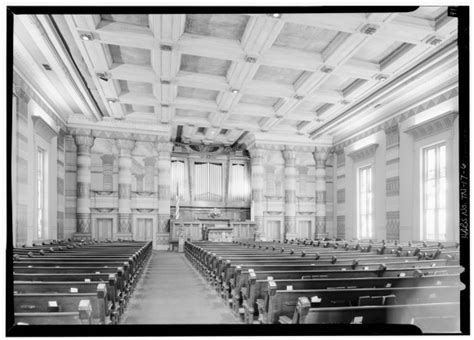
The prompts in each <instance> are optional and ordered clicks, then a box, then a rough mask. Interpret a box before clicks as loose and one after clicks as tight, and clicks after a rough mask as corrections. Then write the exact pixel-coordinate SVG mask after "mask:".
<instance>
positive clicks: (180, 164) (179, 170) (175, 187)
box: [171, 160, 186, 200]
mask: <svg viewBox="0 0 474 340" xmlns="http://www.w3.org/2000/svg"><path fill="white" fill-rule="evenodd" d="M185 173H186V172H185V171H184V161H177V160H175V161H171V199H172V200H176V198H177V197H178V192H179V197H180V199H182V200H184V199H185V190H186V188H185V181H184V179H185Z"/></svg>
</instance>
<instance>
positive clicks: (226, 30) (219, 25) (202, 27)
mask: <svg viewBox="0 0 474 340" xmlns="http://www.w3.org/2000/svg"><path fill="white" fill-rule="evenodd" d="M248 20H249V16H248V15H229V14H188V15H186V26H185V29H184V32H185V33H191V34H198V35H203V36H210V37H216V38H221V39H232V40H240V39H241V38H242V35H243V34H244V31H245V27H247V22H248Z"/></svg>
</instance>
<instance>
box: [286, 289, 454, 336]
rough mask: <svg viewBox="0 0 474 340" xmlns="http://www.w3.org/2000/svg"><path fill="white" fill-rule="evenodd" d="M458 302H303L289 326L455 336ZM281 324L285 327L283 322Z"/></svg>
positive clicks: (301, 300) (298, 306) (298, 305)
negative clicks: (376, 327)
mask: <svg viewBox="0 0 474 340" xmlns="http://www.w3.org/2000/svg"><path fill="white" fill-rule="evenodd" d="M459 320H460V304H459V302H444V303H431V304H426V303H424V304H410V305H389V306H356V307H332V308H331V307H330V308H317V307H316V308H313V307H311V303H310V302H309V301H308V299H307V298H305V297H302V298H301V299H300V300H299V301H298V304H297V307H296V310H295V315H294V317H293V320H292V321H291V323H305V324H349V323H362V324H372V323H378V324H387V323H391V324H414V325H416V326H418V327H420V329H421V331H422V332H423V333H458V332H459V331H460V323H459ZM282 322H284V323H287V320H286V319H284V320H282Z"/></svg>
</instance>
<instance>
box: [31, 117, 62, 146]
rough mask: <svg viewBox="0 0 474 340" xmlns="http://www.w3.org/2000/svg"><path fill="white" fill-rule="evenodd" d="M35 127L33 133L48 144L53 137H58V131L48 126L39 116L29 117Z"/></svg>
mask: <svg viewBox="0 0 474 340" xmlns="http://www.w3.org/2000/svg"><path fill="white" fill-rule="evenodd" d="M31 119H32V120H33V124H34V127H35V132H36V133H37V134H38V135H40V136H41V137H42V138H43V139H44V140H46V141H48V142H50V141H51V139H52V138H53V137H57V136H58V132H59V131H58V129H57V128H54V127H52V126H51V125H49V124H48V123H47V122H46V121H45V120H44V119H43V117H41V116H37V115H33V116H31Z"/></svg>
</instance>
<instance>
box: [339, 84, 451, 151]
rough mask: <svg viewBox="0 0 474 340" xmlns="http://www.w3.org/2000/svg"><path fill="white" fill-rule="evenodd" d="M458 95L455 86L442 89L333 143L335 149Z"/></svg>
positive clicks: (340, 148)
mask: <svg viewBox="0 0 474 340" xmlns="http://www.w3.org/2000/svg"><path fill="white" fill-rule="evenodd" d="M458 95H459V88H458V87H457V86H455V87H453V88H450V89H449V90H447V91H444V92H442V93H440V94H438V95H436V96H434V97H432V98H430V99H429V100H426V101H423V102H421V103H420V102H419V103H418V104H417V105H415V106H412V107H410V108H409V109H408V110H406V111H402V112H401V113H399V114H397V115H396V116H395V117H392V118H390V119H388V120H386V121H383V122H381V123H379V124H377V125H375V126H373V127H372V128H370V129H368V130H366V131H364V132H363V133H360V134H358V135H355V136H353V137H351V138H349V139H345V140H343V141H342V142H338V143H337V144H335V145H334V148H335V150H342V149H344V148H345V147H346V146H348V145H350V144H353V143H355V142H357V141H358V140H361V139H363V138H365V137H367V136H370V135H373V134H374V133H377V132H379V131H381V130H385V129H387V128H388V127H390V126H393V125H398V124H400V123H401V122H403V121H405V120H407V119H408V118H410V117H413V116H414V115H416V114H419V113H421V112H423V111H426V110H428V109H430V108H432V107H434V106H436V105H439V104H441V103H443V102H445V101H448V100H450V99H452V98H455V97H457V96H458Z"/></svg>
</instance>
